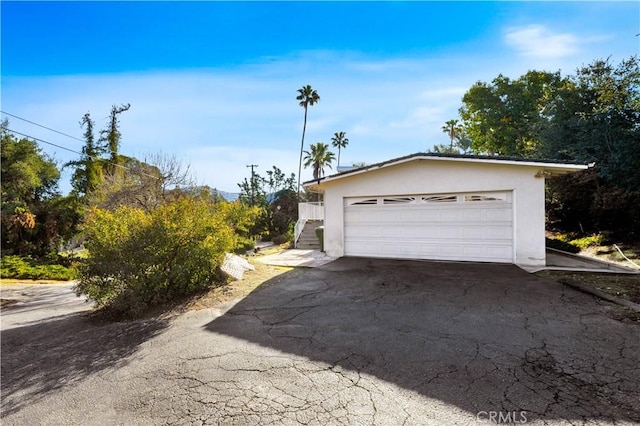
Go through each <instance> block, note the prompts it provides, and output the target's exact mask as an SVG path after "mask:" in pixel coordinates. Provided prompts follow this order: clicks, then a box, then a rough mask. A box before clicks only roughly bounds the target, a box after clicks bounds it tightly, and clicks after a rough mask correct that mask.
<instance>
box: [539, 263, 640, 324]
mask: <svg viewBox="0 0 640 426" xmlns="http://www.w3.org/2000/svg"><path fill="white" fill-rule="evenodd" d="M535 275H537V276H539V277H541V278H545V279H548V280H552V281H556V282H558V283H560V284H565V285H582V286H586V287H588V288H592V289H594V290H599V291H601V292H604V293H607V294H610V295H612V296H615V297H618V298H620V299H624V300H628V301H630V302H633V303H640V275H630V274H612V273H596V272H572V271H541V272H537V273H536V274H535ZM609 316H610V317H611V318H613V319H615V320H618V321H623V322H632V323H638V324H640V313H638V312H636V311H634V310H632V309H629V308H625V307H622V306H618V305H612V309H611V311H610V312H609Z"/></svg>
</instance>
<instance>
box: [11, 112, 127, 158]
mask: <svg viewBox="0 0 640 426" xmlns="http://www.w3.org/2000/svg"><path fill="white" fill-rule="evenodd" d="M0 112H1V113H2V114H5V115H8V116H11V117H14V118H17V119H18V120H22V121H25V122H27V123H30V124H33V125H35V126H38V127H42V128H43V129H47V130H50V131H52V132H55V133H58V134H60V135H62V136H66V137H68V138H71V139H74V140H77V141H80V142H82V143H84V142H85V141H84V140H82V139H80V138H77V137H75V136H72V135H69V134H67V133H64V132H61V131H59V130H56V129H52V128H51V127H47V126H45V125H42V124H39V123H36V122H35V121H31V120H27V119H26V118H23V117H18V116H17V115H15V114H11V113H9V112H6V111H0ZM102 132H104V130H101V131H100V133H102ZM29 137H30V138H33V137H32V136H29ZM34 139H35V138H34ZM99 140H100V139H99ZM45 143H46V142H45ZM61 148H62V149H67V148H64V147H61ZM104 149H105V151H107V153H109V154H115V155H118V153H117V152H115V151H112V150H110V149H108V148H107V147H105V148H104ZM72 152H76V151H72Z"/></svg>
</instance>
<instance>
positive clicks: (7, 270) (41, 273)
mask: <svg viewBox="0 0 640 426" xmlns="http://www.w3.org/2000/svg"><path fill="white" fill-rule="evenodd" d="M0 277H2V278H15V279H27V280H56V281H70V280H74V279H76V277H77V270H76V269H75V268H74V267H67V266H63V265H58V264H49V263H41V262H38V261H35V260H33V259H29V258H22V257H20V256H4V257H2V263H1V267H0Z"/></svg>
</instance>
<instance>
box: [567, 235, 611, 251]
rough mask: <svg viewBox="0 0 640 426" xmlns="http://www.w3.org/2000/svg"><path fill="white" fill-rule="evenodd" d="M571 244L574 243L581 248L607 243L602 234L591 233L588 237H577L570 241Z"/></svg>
mask: <svg viewBox="0 0 640 426" xmlns="http://www.w3.org/2000/svg"><path fill="white" fill-rule="evenodd" d="M569 243H570V244H573V245H574V246H576V247H578V248H580V249H585V248H587V247H593V246H601V245H603V244H604V243H605V237H604V235H602V234H594V235H590V236H588V237H583V238H577V239H574V240H571V241H569Z"/></svg>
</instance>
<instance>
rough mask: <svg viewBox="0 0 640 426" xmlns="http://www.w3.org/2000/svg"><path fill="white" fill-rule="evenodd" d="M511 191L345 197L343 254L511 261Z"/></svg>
mask: <svg viewBox="0 0 640 426" xmlns="http://www.w3.org/2000/svg"><path fill="white" fill-rule="evenodd" d="M512 204H513V203H512V193H511V192H506V191H505V192H478V193H465V194H437V195H433V194H432V195H406V196H405V195H401V196H393V197H389V196H386V197H364V198H363V197H360V198H346V199H345V207H344V209H345V210H344V246H345V247H344V249H345V255H347V256H365V257H387V258H400V259H436V260H463V261H480V262H504V263H512V262H513V212H512Z"/></svg>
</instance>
